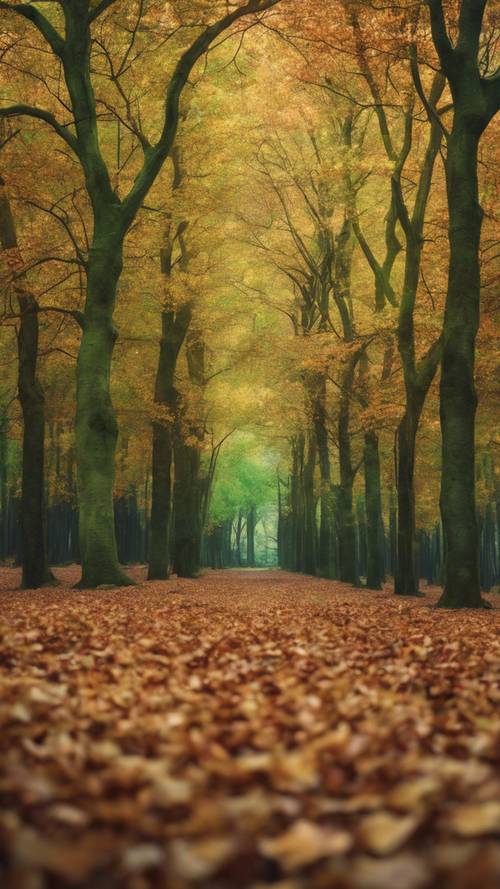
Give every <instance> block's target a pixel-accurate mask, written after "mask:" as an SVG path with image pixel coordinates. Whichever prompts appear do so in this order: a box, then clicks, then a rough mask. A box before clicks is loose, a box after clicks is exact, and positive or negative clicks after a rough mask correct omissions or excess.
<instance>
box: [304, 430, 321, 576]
mask: <svg viewBox="0 0 500 889" xmlns="http://www.w3.org/2000/svg"><path fill="white" fill-rule="evenodd" d="M316 451H317V447H316V435H315V433H314V432H313V431H312V430H311V431H310V432H309V436H308V446H307V460H306V461H305V463H304V469H303V475H302V502H303V516H304V519H303V538H302V546H301V553H302V564H301V567H300V570H301V571H304V572H305V573H306V574H316V570H317V549H318V547H317V529H316V497H315V494H314V470H315V466H316Z"/></svg>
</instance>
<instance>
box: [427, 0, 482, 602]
mask: <svg viewBox="0 0 500 889" xmlns="http://www.w3.org/2000/svg"><path fill="white" fill-rule="evenodd" d="M486 2H487V0H462V2H461V5H460V16H459V21H458V37H457V40H456V43H455V45H453V44H452V43H451V40H450V38H449V35H448V31H447V27H446V19H445V14H444V10H443V3H442V0H428V6H429V11H430V19H431V30H432V38H433V42H434V46H435V48H436V52H437V54H438V56H439V60H440V63H441V68H442V70H443V73H444V74H445V76H446V78H447V79H448V82H449V85H450V89H451V93H452V97H453V109H454V114H453V126H452V130H451V132H450V133H448V134H447V143H448V152H447V159H446V164H445V169H446V186H447V194H448V207H449V232H448V239H449V244H450V262H449V269H448V289H447V294H446V303H445V313H444V325H443V359H442V371H441V387H440V419H441V435H442V475H441V496H440V506H441V516H442V521H443V532H444V549H445V578H444V590H443V595H442V596H441V598H440V600H439V602H438V605H440V606H442V607H444V608H481V607H483V606H484V604H485V603H484V602H483V600H482V598H481V592H480V581H479V537H478V527H477V518H476V498H475V442H474V434H475V415H476V405H477V397H476V391H475V385H474V361H475V346H476V335H477V331H478V327H479V308H480V289H481V280H480V263H479V249H480V241H481V224H482V215H483V214H482V210H481V207H480V204H479V189H478V176H477V167H478V146H479V140H480V138H481V135H482V133H483V132H484V131H485V129H486V128H487V126H488V124H489V122H490V121H491V120H492V118H493V116H494V115H495V114H496V112H497V111H498V109H499V108H500V78H499V76H498V73H497V74H496V75H494V76H492V77H485V76H482V75H481V72H480V69H479V65H478V54H479V46H480V40H481V30H482V25H483V16H484V11H485V8H486Z"/></svg>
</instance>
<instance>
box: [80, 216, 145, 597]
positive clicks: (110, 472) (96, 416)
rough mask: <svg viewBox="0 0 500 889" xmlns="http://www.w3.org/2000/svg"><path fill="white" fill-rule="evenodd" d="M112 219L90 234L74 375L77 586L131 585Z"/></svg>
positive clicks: (117, 246)
mask: <svg viewBox="0 0 500 889" xmlns="http://www.w3.org/2000/svg"><path fill="white" fill-rule="evenodd" d="M112 224H113V220H112V219H110V220H108V225H107V226H103V227H102V231H101V232H99V230H98V231H96V233H95V236H94V244H93V246H92V249H91V254H90V261H89V266H88V285H87V301H86V305H85V315H84V325H83V335H82V340H81V345H80V351H79V355H78V362H77V371H76V381H77V388H76V456H77V466H78V492H79V507H80V512H79V536H80V555H81V561H82V577H81V580H80V583H79V586H80V587H82V588H84V589H85V588H95V587H98V586H101V585H108V584H109V585H115V586H126V585H130V584H132V581H131V580H130V578H129V577H127V575H126V574H125V573H124V572H123V571H122V570H121V568H120V566H119V564H118V553H117V546H116V538H115V524H114V509H113V484H114V478H115V452H116V442H117V438H118V425H117V422H116V416H115V412H114V410H113V405H112V402H111V394H110V373H111V360H112V357H113V349H114V345H115V340H116V336H117V333H116V329H115V327H114V324H113V309H114V304H115V298H116V287H117V283H118V279H119V276H120V272H121V268H122V248H121V242H120V240H118V239H113V238H112V237H110V235H109V231H108V230H109V229H112Z"/></svg>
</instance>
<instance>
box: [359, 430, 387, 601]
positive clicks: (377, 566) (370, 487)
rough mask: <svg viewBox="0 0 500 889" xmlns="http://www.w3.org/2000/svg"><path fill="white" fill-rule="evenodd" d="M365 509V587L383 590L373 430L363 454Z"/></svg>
mask: <svg viewBox="0 0 500 889" xmlns="http://www.w3.org/2000/svg"><path fill="white" fill-rule="evenodd" d="M363 464H364V471H365V509H366V551H367V552H366V585H367V587H368V588H369V589H371V590H380V589H382V584H383V582H384V580H385V568H384V538H383V533H384V532H383V518H382V496H381V491H380V455H379V442H378V435H377V433H376V432H375V430H373V429H371V430H370V431H369V432H367V433H366V435H365V444H364V450H363Z"/></svg>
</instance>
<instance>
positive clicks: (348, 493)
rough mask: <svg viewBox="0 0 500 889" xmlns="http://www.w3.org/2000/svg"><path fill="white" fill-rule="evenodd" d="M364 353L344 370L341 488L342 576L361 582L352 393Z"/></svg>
mask: <svg viewBox="0 0 500 889" xmlns="http://www.w3.org/2000/svg"><path fill="white" fill-rule="evenodd" d="M359 355H360V353H358V355H356V356H354V357H353V358H352V359H350V360H349V364H348V366H347V368H346V369H345V371H344V373H343V374H342V396H341V401H340V410H339V423H338V442H339V468H340V485H339V489H338V527H339V555H340V565H339V568H340V580H341V581H343V582H344V583H352V584H354V585H357V583H358V577H357V573H356V522H355V517H354V509H353V486H354V475H355V473H354V469H353V466H352V451H351V436H350V430H349V422H350V403H351V393H352V387H353V383H354V371H355V367H356V363H357V360H358V359H359Z"/></svg>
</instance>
